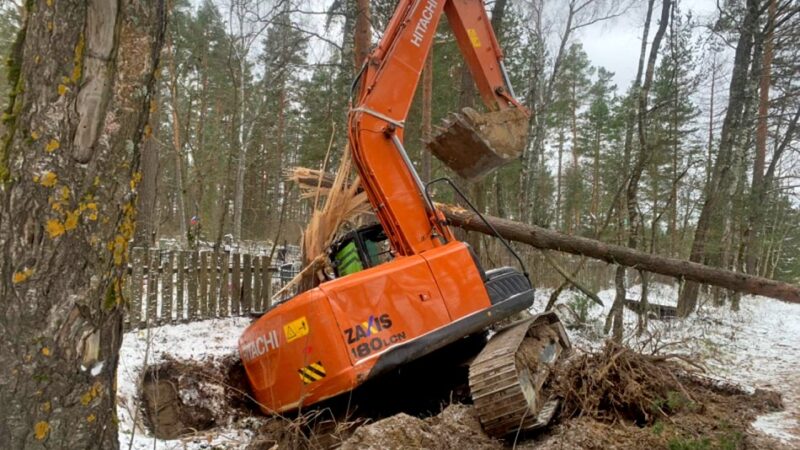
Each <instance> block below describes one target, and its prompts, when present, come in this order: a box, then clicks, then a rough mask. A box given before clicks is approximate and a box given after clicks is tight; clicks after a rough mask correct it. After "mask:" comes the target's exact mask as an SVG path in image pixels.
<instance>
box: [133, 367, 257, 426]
mask: <svg viewBox="0 0 800 450" xmlns="http://www.w3.org/2000/svg"><path fill="white" fill-rule="evenodd" d="M141 399H142V402H141V404H142V408H143V410H144V419H145V424H146V425H147V427H148V428H149V429H150V431H151V432H152V433H153V435H155V436H156V437H158V438H161V439H174V438H177V437H179V436H182V435H185V434H189V433H193V432H197V431H202V430H208V429H210V428H213V427H215V426H219V425H225V424H229V423H232V422H233V421H235V420H237V419H238V418H241V417H244V416H250V415H253V414H254V412H255V410H254V408H253V406H252V403H251V402H250V400H249V397H248V396H247V380H246V377H245V375H244V368H243V367H242V364H241V361H240V360H239V359H238V358H237V357H235V356H228V357H225V358H218V359H210V360H205V361H202V362H199V361H177V360H174V359H169V360H167V361H166V362H163V363H161V364H158V365H155V366H152V367H150V368H149V369H148V370H147V371H146V372H145V376H144V382H143V384H142V391H141Z"/></svg>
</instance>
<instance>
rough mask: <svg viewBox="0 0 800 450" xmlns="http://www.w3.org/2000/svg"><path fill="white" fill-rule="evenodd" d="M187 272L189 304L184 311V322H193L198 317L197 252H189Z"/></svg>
mask: <svg viewBox="0 0 800 450" xmlns="http://www.w3.org/2000/svg"><path fill="white" fill-rule="evenodd" d="M187 256H188V258H187V259H188V260H189V270H188V272H187V273H186V276H187V277H189V304H188V310H187V311H186V320H189V321H191V320H195V319H197V317H198V311H197V309H198V307H197V260H198V257H197V252H191V253H189V254H188V255H187Z"/></svg>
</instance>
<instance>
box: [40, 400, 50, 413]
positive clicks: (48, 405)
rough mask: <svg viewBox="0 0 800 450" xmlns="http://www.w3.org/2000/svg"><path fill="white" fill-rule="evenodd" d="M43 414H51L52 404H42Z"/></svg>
mask: <svg viewBox="0 0 800 450" xmlns="http://www.w3.org/2000/svg"><path fill="white" fill-rule="evenodd" d="M42 412H43V413H49V412H50V402H49V401H47V402H44V403H42Z"/></svg>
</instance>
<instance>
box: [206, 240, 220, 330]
mask: <svg viewBox="0 0 800 450" xmlns="http://www.w3.org/2000/svg"><path fill="white" fill-rule="evenodd" d="M209 256H210V259H211V269H210V272H211V274H210V276H209V286H208V317H217V305H218V304H219V290H218V289H217V287H218V283H217V276H218V275H219V252H217V251H212V252H211V253H210V254H209Z"/></svg>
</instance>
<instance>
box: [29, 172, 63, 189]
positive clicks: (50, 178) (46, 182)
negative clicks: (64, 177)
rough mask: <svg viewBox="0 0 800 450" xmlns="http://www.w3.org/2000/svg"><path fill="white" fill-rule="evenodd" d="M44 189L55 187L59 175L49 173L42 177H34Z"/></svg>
mask: <svg viewBox="0 0 800 450" xmlns="http://www.w3.org/2000/svg"><path fill="white" fill-rule="evenodd" d="M37 180H38V182H39V184H41V185H42V186H44V187H53V186H55V185H56V183H57V182H58V175H56V174H55V172H51V171H49V170H48V171H47V172H45V173H43V174H42V176H40V177H33V181H37Z"/></svg>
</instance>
